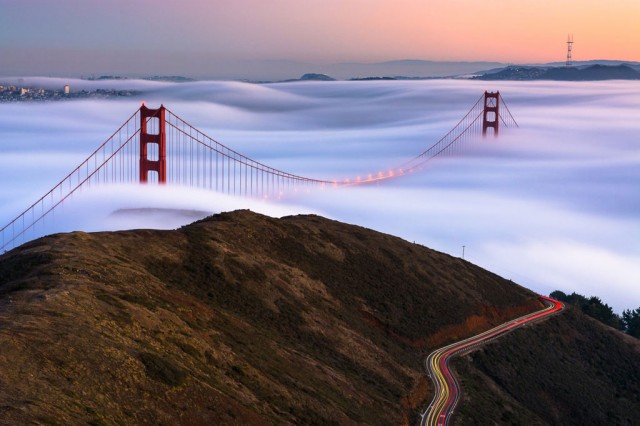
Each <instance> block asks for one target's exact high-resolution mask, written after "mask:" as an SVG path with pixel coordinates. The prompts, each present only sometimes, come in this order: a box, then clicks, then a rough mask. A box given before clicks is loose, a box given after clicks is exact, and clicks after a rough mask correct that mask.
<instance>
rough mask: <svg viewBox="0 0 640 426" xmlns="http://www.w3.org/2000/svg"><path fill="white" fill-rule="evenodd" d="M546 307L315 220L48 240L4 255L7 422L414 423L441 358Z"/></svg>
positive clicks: (388, 240) (493, 280)
mask: <svg viewBox="0 0 640 426" xmlns="http://www.w3.org/2000/svg"><path fill="white" fill-rule="evenodd" d="M539 307H540V303H539V302H538V301H537V300H536V297H535V295H534V294H533V293H531V292H530V291H528V290H526V289H524V288H522V287H519V286H517V285H515V284H513V283H511V282H510V281H506V280H504V279H502V278H499V277H497V276H496V275H494V274H491V273H489V272H487V271H484V270H482V269H481V268H478V267H476V266H474V265H471V264H469V263H467V262H464V261H462V260H460V259H457V258H453V257H450V256H447V255H444V254H442V253H438V252H435V251H433V250H430V249H427V248H425V247H422V246H419V245H415V244H411V243H408V242H406V241H403V240H400V239H398V238H395V237H391V236H389V235H384V234H380V233H377V232H373V231H370V230H367V229H364V228H360V227H356V226H351V225H345V224H341V223H338V222H334V221H330V220H327V219H323V218H320V217H316V216H296V217H288V218H283V219H271V218H267V217H264V216H260V215H257V214H254V213H251V212H247V211H238V212H234V213H228V214H222V215H217V216H213V217H210V218H207V219H205V220H203V221H200V222H196V223H194V224H192V225H189V226H186V227H184V228H181V229H179V230H177V231H152V230H136V231H124V232H115V233H94V234H86V233H81V232H75V233H70V234H61V235H54V236H49V237H45V238H42V239H39V240H36V241H33V242H30V243H28V244H25V245H24V246H22V247H19V248H18V249H15V250H12V251H11V252H9V253H6V254H4V255H2V256H0V324H1V325H2V327H0V348H1V349H0V407H2V408H1V409H0V423H2V424H7V423H8V424H15V423H31V422H34V423H41V424H131V423H138V424H145V423H150V424H176V423H181V424H225V423H226V424H269V423H279V424H289V423H296V424H300V423H308V424H335V423H340V424H356V423H362V422H364V423H369V424H402V423H407V422H409V423H411V424H415V421H416V419H417V417H416V416H417V413H418V411H419V410H420V409H423V408H424V406H425V403H428V400H430V398H431V395H430V392H431V390H430V383H428V381H427V378H426V376H425V375H424V373H423V358H424V357H425V356H426V353H427V352H428V351H429V350H431V349H433V348H435V347H436V346H439V345H442V344H443V343H445V342H447V341H449V340H451V339H457V338H459V337H461V336H466V335H469V334H470V333H473V332H478V331H481V330H483V329H485V328H486V327H488V326H490V325H494V324H498V323H500V322H502V321H504V320H506V319H508V318H510V317H514V316H517V315H520V314H522V313H525V312H529V311H532V310H534V309H538V308H539Z"/></svg>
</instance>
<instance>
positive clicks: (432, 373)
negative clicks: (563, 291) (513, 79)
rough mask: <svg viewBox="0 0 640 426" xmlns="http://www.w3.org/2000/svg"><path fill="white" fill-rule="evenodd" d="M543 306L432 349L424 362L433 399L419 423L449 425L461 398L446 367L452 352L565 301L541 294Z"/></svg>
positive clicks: (538, 316)
mask: <svg viewBox="0 0 640 426" xmlns="http://www.w3.org/2000/svg"><path fill="white" fill-rule="evenodd" d="M540 299H542V302H543V303H544V304H545V305H546V308H544V309H542V310H540V311H536V312H533V313H531V314H528V315H524V316H521V317H520V318H516V319H514V320H511V321H509V322H506V323H504V324H501V325H499V326H497V327H495V328H492V329H491V330H487V331H485V332H484V333H480V334H478V335H476V336H473V337H469V338H468V339H465V340H462V341H460V342H456V343H452V344H450V345H447V346H445V347H442V348H440V349H436V350H435V351H433V352H431V353H430V354H429V356H428V357H427V360H426V361H425V364H426V367H427V372H428V374H429V377H430V378H431V381H433V384H434V386H435V392H434V396H433V400H432V401H431V404H429V407H427V409H426V410H425V411H424V413H422V419H421V420H420V425H421V426H424V425H448V424H449V420H450V419H451V415H452V414H453V410H454V409H455V408H456V405H457V404H458V401H459V399H460V388H459V386H458V382H457V381H456V379H455V377H454V376H453V374H452V373H451V370H450V369H449V359H450V358H451V357H452V356H454V355H460V354H462V353H464V352H467V351H469V350H471V349H473V348H475V347H477V346H479V345H481V344H483V343H485V342H487V341H489V340H492V339H495V338H497V337H499V336H502V335H503V334H505V333H508V332H510V331H512V330H514V329H516V328H518V327H521V326H523V325H525V324H528V323H530V322H532V321H536V320H539V319H541V318H544V317H547V316H549V315H553V314H555V313H557V312H559V311H561V310H562V309H564V304H563V303H562V302H559V301H557V300H555V299H551V298H550V297H546V296H540Z"/></svg>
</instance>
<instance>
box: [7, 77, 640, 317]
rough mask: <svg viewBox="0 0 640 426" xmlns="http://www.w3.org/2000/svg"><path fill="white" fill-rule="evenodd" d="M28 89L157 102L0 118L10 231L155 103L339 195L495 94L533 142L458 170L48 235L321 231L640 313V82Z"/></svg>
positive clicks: (471, 158)
mask: <svg viewBox="0 0 640 426" xmlns="http://www.w3.org/2000/svg"><path fill="white" fill-rule="evenodd" d="M17 80H18V79H17V78H14V79H12V78H6V79H3V80H2V82H0V83H9V84H16V83H17ZM22 84H23V85H25V86H38V87H53V88H61V87H62V86H63V85H64V84H69V85H70V86H71V88H72V90H82V89H86V90H95V89H104V88H106V89H122V90H125V89H126V90H139V91H141V92H142V94H141V95H140V96H133V97H122V98H117V100H68V101H58V102H20V103H2V104H0V184H1V185H0V222H1V223H0V226H4V225H5V224H6V223H8V222H10V221H11V220H12V219H13V218H14V217H16V216H17V215H18V214H19V213H21V212H22V211H23V210H24V209H26V208H27V207H29V205H31V203H33V202H34V201H36V200H37V199H38V198H39V197H40V196H42V195H43V194H44V193H46V192H47V191H48V190H49V189H51V188H52V187H53V186H54V185H55V184H56V183H57V182H58V181H60V180H61V179H62V178H63V177H65V176H66V175H67V174H68V173H69V172H70V171H71V170H73V169H74V168H75V167H76V166H77V165H78V164H79V163H80V162H81V161H83V160H84V159H85V158H86V157H87V156H88V155H89V154H90V153H91V152H93V150H94V149H95V148H97V147H98V146H99V145H100V144H101V143H102V142H104V141H105V140H106V139H107V138H108V137H109V136H110V135H111V134H112V133H113V132H114V131H115V130H116V129H117V128H118V127H119V126H120V125H121V124H122V123H123V122H124V121H125V120H126V119H127V118H128V117H129V116H131V114H132V113H133V112H134V111H135V110H136V109H137V108H138V107H139V106H140V103H141V101H145V103H146V104H147V105H149V106H150V107H155V106H158V105H160V104H164V105H165V106H166V107H167V108H169V109H170V110H171V111H172V112H174V113H175V114H177V115H178V116H180V117H182V118H184V119H185V120H186V121H188V122H189V123H190V124H192V125H193V126H194V127H196V128H198V129H199V130H201V131H202V132H204V133H206V134H207V135H209V136H211V137H213V138H214V139H216V140H217V141H219V142H221V143H223V144H225V145H227V146H228V147H230V148H232V149H234V150H236V151H239V152H241V153H243V154H245V155H247V156H249V157H251V158H253V159H255V160H257V161H260V162H262V163H265V164H267V165H269V166H272V167H275V168H278V169H281V170H285V171H287V172H291V173H294V174H298V175H302V176H308V177H313V178H320V179H327V180H342V179H344V178H347V177H355V176H358V175H360V176H366V175H367V174H368V173H377V172H378V171H381V170H389V169H390V168H392V167H395V166H397V165H399V164H401V163H403V162H404V161H406V160H409V159H410V158H411V157H412V156H414V155H416V154H418V153H420V152H422V151H423V150H424V149H426V148H427V147H429V146H430V145H431V144H433V143H434V142H436V141H437V140H438V139H440V137H442V136H443V135H444V134H445V133H446V132H447V131H449V130H450V129H451V128H452V127H453V126H454V125H455V124H456V123H457V122H458V120H459V119H460V118H462V116H463V115H464V114H465V113H466V112H467V111H468V109H469V108H470V107H471V106H472V105H473V104H474V103H475V101H476V100H477V99H478V98H479V97H480V95H481V94H482V93H483V92H484V91H485V90H490V91H495V90H500V92H501V93H502V95H503V97H504V99H505V100H506V102H507V104H508V106H509V109H510V110H511V112H512V113H513V115H514V117H515V119H516V120H517V121H518V123H519V124H520V128H516V129H501V132H500V136H499V137H498V138H493V137H489V138H486V139H482V138H478V140H477V141H476V142H474V143H472V144H471V145H470V148H469V149H467V150H466V151H465V152H464V153H463V154H462V155H461V156H459V157H455V158H452V157H448V158H445V159H442V160H434V161H432V162H430V163H429V165H428V167H427V168H426V169H425V170H423V171H422V172H420V173H417V174H412V175H410V176H405V177H399V178H397V179H392V180H388V181H384V182H381V183H379V184H376V185H371V186H359V187H342V188H337V189H334V188H329V189H325V190H319V189H318V190H312V191H310V192H308V193H304V194H298V195H292V196H288V197H285V198H284V199H283V200H281V201H269V202H266V201H261V200H249V199H247V198H239V197H237V198H236V197H230V196H226V195H221V194H216V193H213V192H210V191H207V190H203V189H189V188H184V187H177V186H172V185H168V186H166V187H158V186H155V185H148V186H138V185H126V186H124V185H121V186H117V185H111V186H104V187H98V186H92V187H91V188H90V189H88V190H83V191H82V192H80V193H78V194H77V195H74V196H73V198H72V199H71V200H69V201H67V202H65V203H64V205H63V207H62V208H61V209H57V210H56V211H55V220H52V221H50V223H49V224H48V225H47V228H46V230H45V231H46V233H53V232H60V231H65V232H66V231H71V230H84V231H95V230H115V229H130V228H141V227H154V228H166V229H171V228H176V227H179V226H181V225H183V224H186V223H188V222H190V221H192V220H193V217H194V216H193V215H191V214H188V212H189V211H195V212H199V214H200V215H201V214H202V212H209V213H217V212H221V211H229V210H234V209H242V208H249V209H251V210H253V211H258V212H261V213H265V214H269V215H272V216H276V217H280V216H284V215H291V214H300V213H314V214H320V215H323V216H326V217H329V218H332V219H336V220H339V221H343V222H347V223H353V224H358V225H361V226H365V227H368V228H372V229H375V230H378V231H382V232H385V233H389V234H393V235H397V236H399V237H402V238H404V239H406V240H409V241H411V242H414V241H415V242H416V243H419V244H423V245H425V246H428V247H431V248H433V249H436V250H439V251H442V252H445V253H449V254H451V255H452V256H461V255H462V246H465V259H466V260H468V261H470V262H473V263H475V264H478V265H480V266H482V267H484V268H486V269H489V270H491V271H493V272H495V273H497V274H499V275H501V276H503V277H505V278H508V279H512V280H513V281H515V282H517V283H519V284H521V285H523V286H526V287H528V288H530V289H532V290H534V291H537V292H539V293H544V294H548V293H549V292H550V291H552V290H555V289H560V290H563V291H565V292H567V293H570V292H573V291H576V292H579V293H582V294H585V295H587V296H590V295H597V296H600V297H601V298H602V299H603V301H605V302H607V303H609V304H610V305H612V306H613V307H614V309H615V310H616V311H618V312H619V311H621V310H622V309H625V308H636V307H638V306H640V116H639V115H638V111H640V85H638V84H637V83H635V82H622V81H611V82H598V83H557V82H532V83H525V82H475V81H459V80H441V81H439V80H431V81H389V82H382V81H373V82H308V83H280V84H270V85H252V84H245V83H238V82H194V83H181V84H175V83H160V82H146V81H136V80H125V81H81V80H68V79H47V78H24V79H23V80H22ZM169 161H170V160H169ZM140 209H151V210H140ZM158 209H175V212H174V213H172V214H159V213H158V212H161V210H158ZM122 210H124V211H122ZM114 212H117V213H114ZM145 212H146V213H145Z"/></svg>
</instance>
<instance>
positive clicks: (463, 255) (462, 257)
mask: <svg viewBox="0 0 640 426" xmlns="http://www.w3.org/2000/svg"><path fill="white" fill-rule="evenodd" d="M465 247H466V246H462V260H464V248H465Z"/></svg>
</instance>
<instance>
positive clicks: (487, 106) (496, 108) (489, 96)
mask: <svg viewBox="0 0 640 426" xmlns="http://www.w3.org/2000/svg"><path fill="white" fill-rule="evenodd" d="M499 121H500V92H487V91H485V92H484V113H483V114H482V136H486V135H487V129H488V128H489V127H491V128H493V135H494V136H498V127H499Z"/></svg>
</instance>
